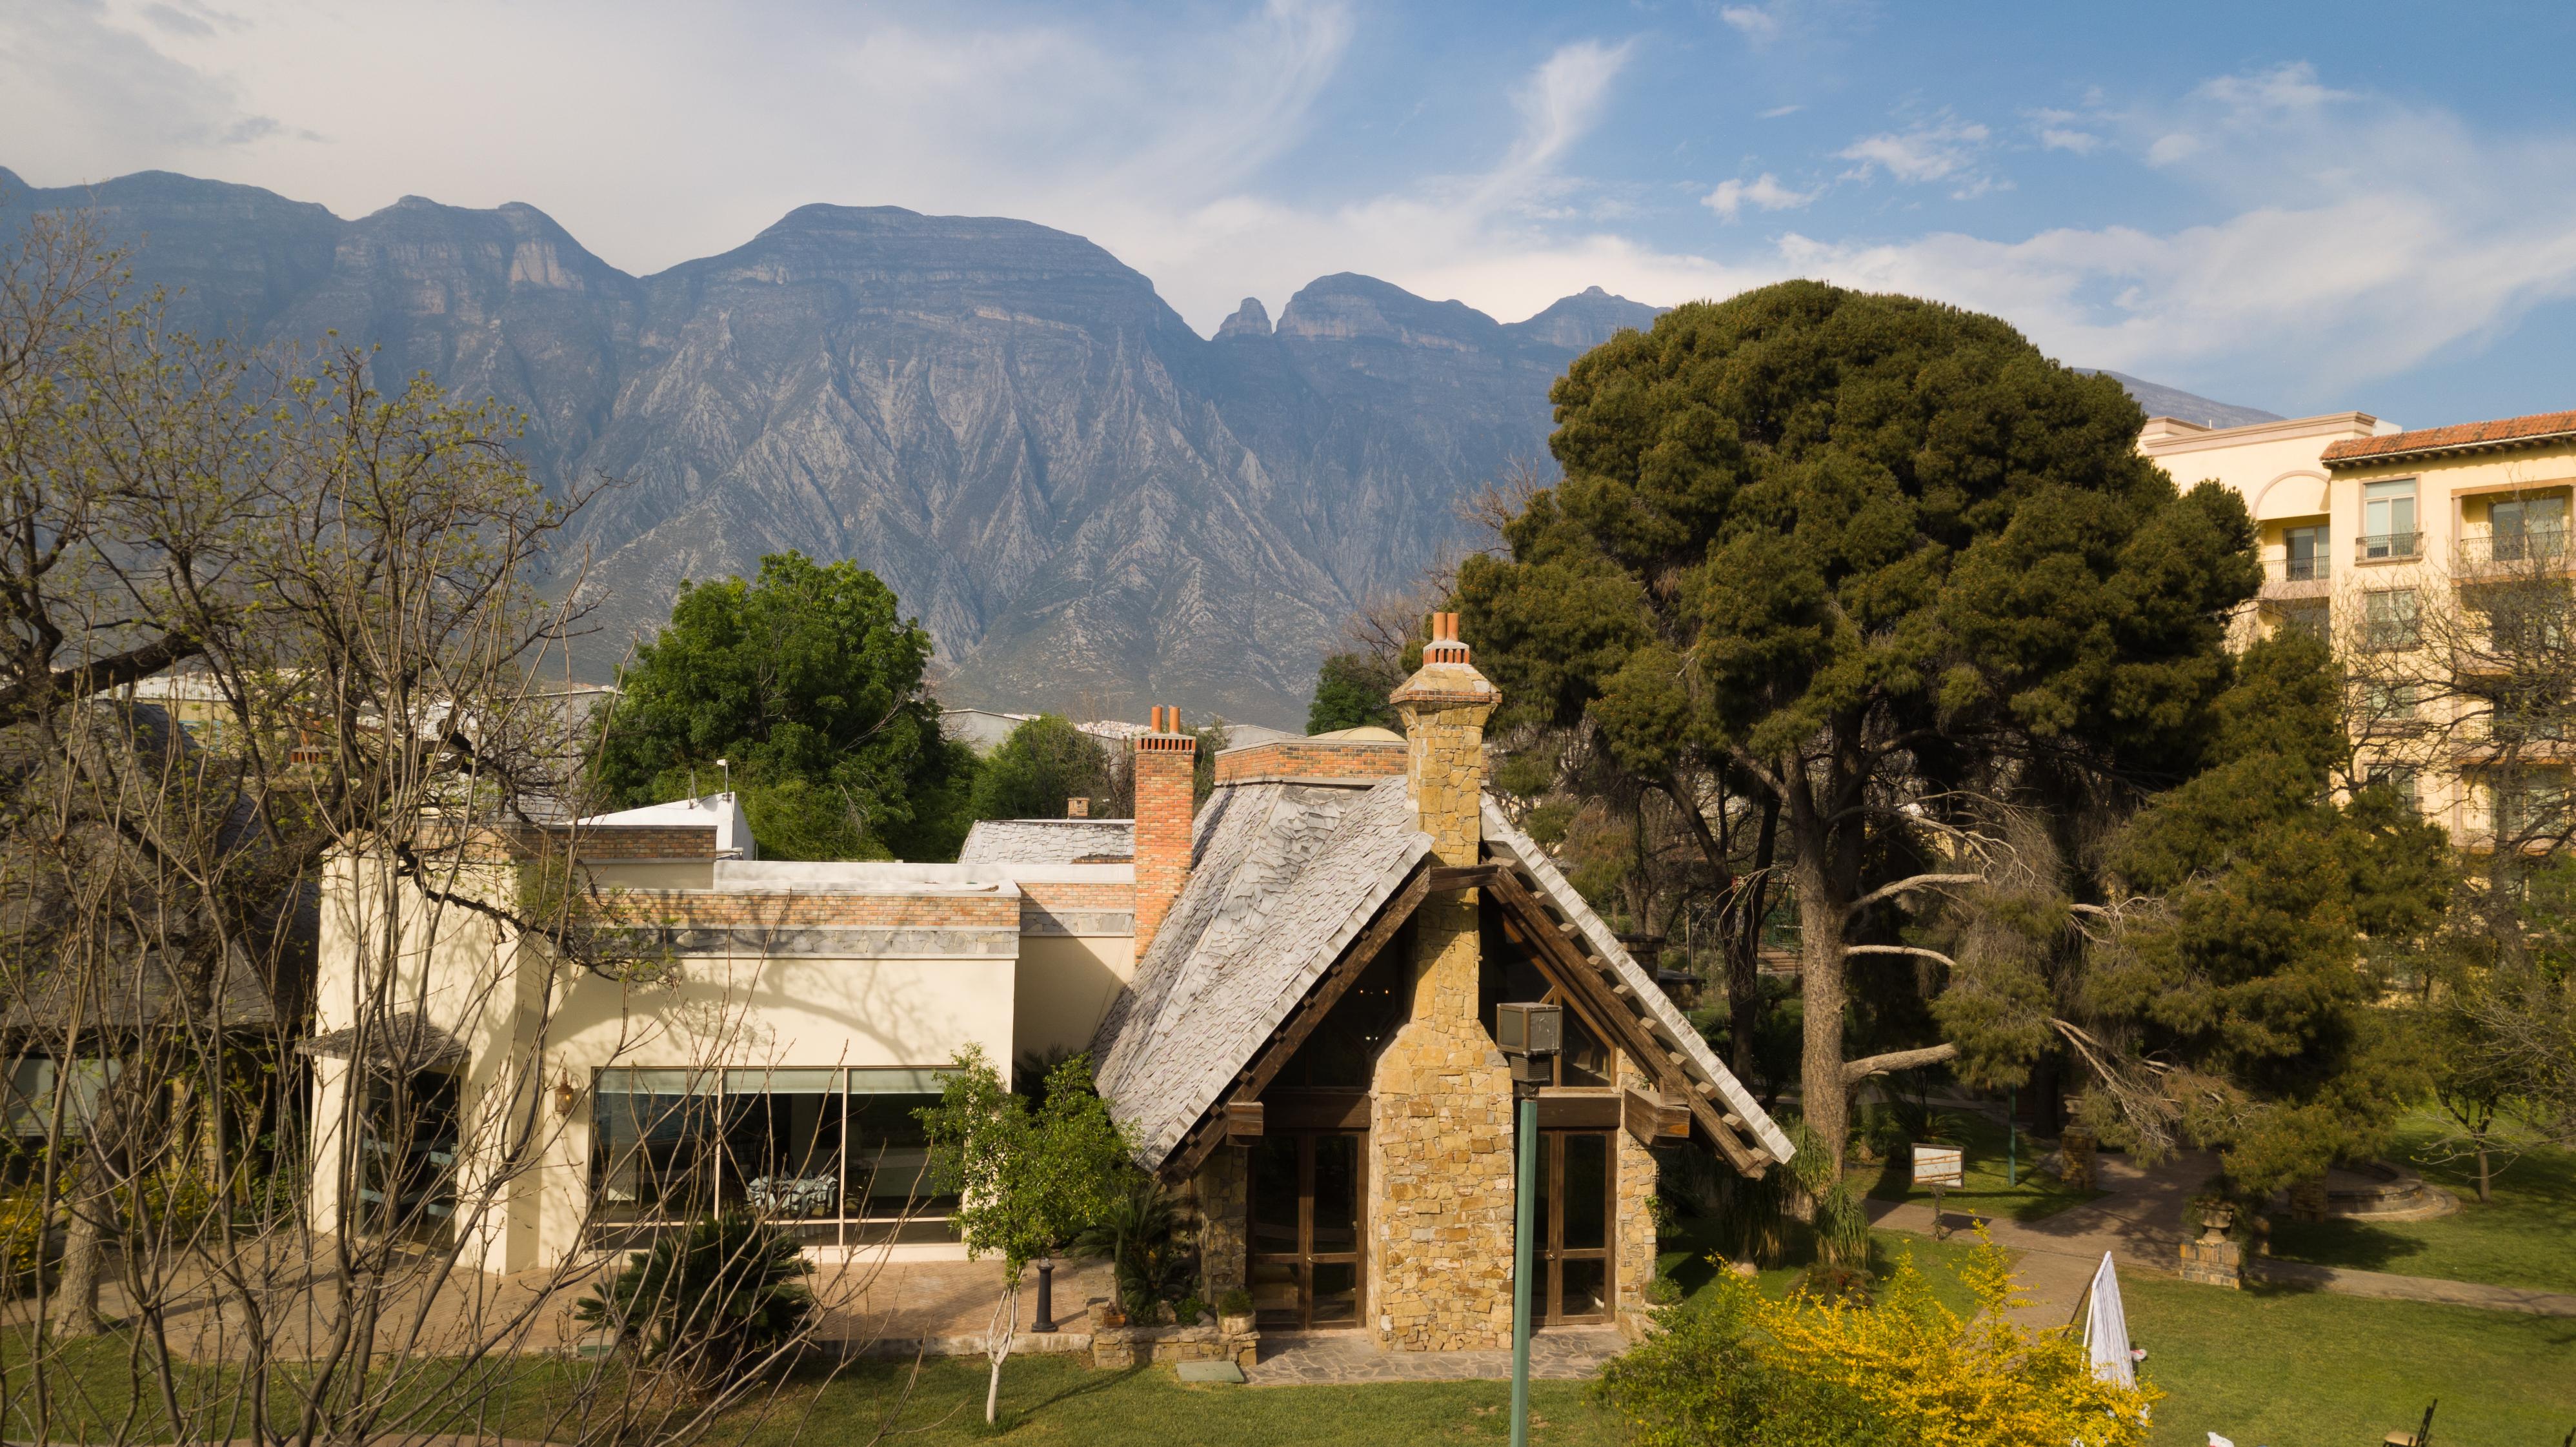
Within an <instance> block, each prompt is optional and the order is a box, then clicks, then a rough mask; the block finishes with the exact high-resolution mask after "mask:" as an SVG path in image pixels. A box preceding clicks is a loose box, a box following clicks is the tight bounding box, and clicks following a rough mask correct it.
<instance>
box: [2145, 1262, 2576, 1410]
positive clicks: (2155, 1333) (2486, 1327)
mask: <svg viewBox="0 0 2576 1447" xmlns="http://www.w3.org/2000/svg"><path fill="white" fill-rule="evenodd" d="M2120 1290H2121V1295H2122V1297H2123V1299H2124V1300H2125V1301H2126V1303H2127V1305H2128V1309H2129V1338H2130V1340H2131V1341H2133V1342H2135V1343H2136V1344H2138V1345H2139V1346H2143V1347H2145V1348H2146V1349H2147V1354H2148V1355H2147V1363H2146V1369H2147V1376H2148V1379H2149V1380H2151V1381H2153V1382H2154V1383H2155V1384H2156V1385H2157V1386H2159V1387H2161V1388H2163V1389H2164V1391H2165V1393H2166V1397H2165V1400H2164V1401H2162V1402H2159V1403H2157V1404H2156V1431H2155V1437H2154V1441H2155V1443H2156V1447H2201V1444H2202V1443H2204V1442H2206V1441H2207V1440H2208V1437H2207V1434H2208V1433H2211V1432H2216V1433H2218V1434H2219V1435H2221V1436H2223V1437H2227V1438H2229V1439H2231V1440H2233V1441H2235V1442H2237V1443H2239V1444H2242V1447H2256V1444H2265V1447H2352V1444H2358V1443H2375V1442H2377V1441H2379V1440H2380V1438H2381V1437H2382V1436H2383V1435H2385V1434H2386V1433H2388V1432H2391V1431H2395V1430H2398V1429H2401V1428H2402V1429H2404V1430H2406V1431H2410V1432H2411V1431H2413V1430H2414V1429H2415V1424H2416V1422H2417V1421H2419V1420H2420V1419H2421V1418H2422V1416H2423V1414H2424V1408H2425V1405H2426V1404H2427V1403H2429V1402H2431V1401H2432V1400H2433V1399H2434V1398H2436V1397H2439V1398H2440V1399H2441V1402H2442V1407H2441V1415H2440V1416H2439V1417H2437V1418H2436V1419H2435V1421H2434V1428H2433V1440H2434V1441H2435V1442H2437V1443H2439V1444H2440V1447H2544V1444H2554V1443H2556V1442H2557V1441H2558V1440H2559V1439H2560V1438H2561V1437H2563V1436H2564V1435H2565V1434H2566V1433H2567V1431H2568V1430H2569V1429H2570V1428H2576V1321H2571V1320H2565V1319H2561V1318H2554V1317H2541V1316H2525V1315H2523V1314H2521V1313H2519V1312H2505V1311H2480V1310H2477V1309H2476V1308H2473V1307H2464V1306H2436V1305H2432V1304H2429V1303H2423V1302H2412V1301H2379V1300H2373V1299H2370V1298H2365V1297H2353V1296H2329V1295H2326V1294H2324V1293H2322V1292H2311V1291H2299V1290H2291V1289H2287V1288H2282V1287H2272V1286H2259V1287H2255V1288H2252V1289H2249V1290H2246V1291H2222V1290H2218V1289H2216V1288H2214V1287H2207V1286H2194V1285H2190V1284H2188V1283H2185V1282H2181V1281H2172V1280H2167V1279H2165V1278H2162V1277H2153V1276H2144V1275H2140V1276H2134V1277H2127V1278H2124V1279H2123V1280H2122V1281H2121V1284H2120Z"/></svg>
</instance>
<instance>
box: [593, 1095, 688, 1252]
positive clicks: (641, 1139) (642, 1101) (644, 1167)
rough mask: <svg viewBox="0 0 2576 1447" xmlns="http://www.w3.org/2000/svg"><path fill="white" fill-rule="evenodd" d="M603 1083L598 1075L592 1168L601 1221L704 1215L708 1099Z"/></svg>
mask: <svg viewBox="0 0 2576 1447" xmlns="http://www.w3.org/2000/svg"><path fill="white" fill-rule="evenodd" d="M601 1073H602V1076H603V1077H605V1076H606V1075H607V1074H608V1072H605V1071H603V1072H601ZM645 1073H646V1072H640V1071H639V1072H634V1074H636V1075H642V1074H645ZM650 1073H651V1074H653V1075H662V1074H666V1073H667V1074H669V1075H674V1076H676V1075H678V1074H680V1072H678V1071H670V1072H661V1071H655V1072H650ZM628 1078H630V1079H631V1078H632V1077H631V1076H630V1077H628ZM607 1083H608V1082H606V1081H605V1079H603V1083H602V1088H600V1089H596V1090H594V1091H593V1092H592V1093H591V1129H592V1144H591V1168H592V1179H593V1181H594V1183H595V1186H596V1190H597V1204H598V1213H599V1216H600V1219H602V1220H607V1221H663V1220H684V1219H689V1218H692V1217H696V1216H702V1215H705V1214H706V1213H707V1212H708V1210H709V1209H711V1208H712V1207H713V1205H714V1204H715V1149H714V1146H715V1136H716V1114H715V1110H714V1101H713V1099H712V1098H710V1097H707V1096H699V1095H666V1094H660V1093H655V1092H648V1091H633V1092H625V1091H612V1090H609V1089H607V1088H606V1085H607Z"/></svg>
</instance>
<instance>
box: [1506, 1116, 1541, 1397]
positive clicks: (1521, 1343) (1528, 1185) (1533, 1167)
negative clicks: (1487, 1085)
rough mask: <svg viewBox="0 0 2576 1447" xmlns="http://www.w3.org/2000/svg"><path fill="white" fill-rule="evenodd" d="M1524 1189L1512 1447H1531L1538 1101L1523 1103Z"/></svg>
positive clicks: (1515, 1251)
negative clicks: (1531, 1363) (1531, 1321)
mask: <svg viewBox="0 0 2576 1447" xmlns="http://www.w3.org/2000/svg"><path fill="white" fill-rule="evenodd" d="M1519 1157H1520V1159H1519V1162H1518V1164H1519V1167H1520V1185H1519V1186H1518V1188H1517V1189H1515V1190H1514V1191H1513V1193H1512V1209H1513V1213H1514V1214H1515V1215H1516V1216H1517V1217H1518V1218H1519V1219H1518V1221H1517V1223H1516V1225H1515V1227H1514V1229H1513V1231H1512V1447H1529V1339H1530V1274H1531V1272H1530V1258H1531V1257H1532V1256H1534V1255H1536V1254H1537V1253H1536V1251H1535V1250H1534V1249H1533V1246H1534V1244H1535V1243H1533V1242H1532V1241H1531V1240H1530V1237H1531V1235H1532V1234H1533V1228H1534V1222H1533V1220H1532V1218H1533V1216H1534V1215H1535V1214H1536V1207H1537V1204H1538V1101H1537V1100H1536V1099H1535V1098H1532V1099H1528V1100H1524V1101H1522V1102H1521V1143H1520V1151H1519Z"/></svg>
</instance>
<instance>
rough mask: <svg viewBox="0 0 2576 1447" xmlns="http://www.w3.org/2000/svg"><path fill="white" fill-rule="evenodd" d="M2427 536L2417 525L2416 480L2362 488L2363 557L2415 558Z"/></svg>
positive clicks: (2363, 486) (2410, 479)
mask: <svg viewBox="0 0 2576 1447" xmlns="http://www.w3.org/2000/svg"><path fill="white" fill-rule="evenodd" d="M2422 539H2423V534H2422V533H2421V532H2420V531H2418V530H2417V528H2416V525H2415V479H2413V478H2411V477H2410V478H2406V479H2404V480H2402V481H2399V482H2366V483H2363V484H2362V485H2361V556H2362V557H2363V558H2364V559H2365V560H2367V559H2371V558H2411V557H2414V556H2415V554H2416V546H2417V544H2418V543H2419V542H2421V541H2422Z"/></svg>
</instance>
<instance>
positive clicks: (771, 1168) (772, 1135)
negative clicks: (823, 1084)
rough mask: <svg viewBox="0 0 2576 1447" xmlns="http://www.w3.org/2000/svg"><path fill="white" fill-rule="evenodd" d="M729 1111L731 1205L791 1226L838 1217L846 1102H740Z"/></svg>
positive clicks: (786, 1098) (814, 1098) (806, 1098)
mask: <svg viewBox="0 0 2576 1447" xmlns="http://www.w3.org/2000/svg"><path fill="white" fill-rule="evenodd" d="M816 1073H817V1074H821V1075H825V1076H829V1075H830V1074H831V1073H832V1072H830V1071H819V1072H816ZM727 1106H728V1109H727V1110H726V1112H725V1153H726V1154H725V1171H724V1183H723V1184H724V1204H725V1205H727V1206H741V1207H745V1208H747V1209H749V1210H750V1211H752V1212H753V1213H755V1214H757V1215H761V1216H766V1217H769V1218H771V1219H774V1220H785V1221H812V1220H830V1219H833V1218H836V1217H838V1216H839V1215H840V1211H841V1097H840V1096H838V1095H826V1094H822V1093H820V1092H817V1093H813V1094H793V1095H791V1094H785V1093H778V1094H770V1095H755V1096H736V1097H734V1098H732V1099H731V1100H729V1101H728V1102H727Z"/></svg>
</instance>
